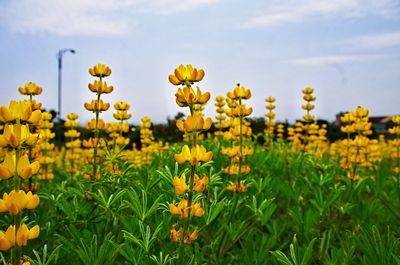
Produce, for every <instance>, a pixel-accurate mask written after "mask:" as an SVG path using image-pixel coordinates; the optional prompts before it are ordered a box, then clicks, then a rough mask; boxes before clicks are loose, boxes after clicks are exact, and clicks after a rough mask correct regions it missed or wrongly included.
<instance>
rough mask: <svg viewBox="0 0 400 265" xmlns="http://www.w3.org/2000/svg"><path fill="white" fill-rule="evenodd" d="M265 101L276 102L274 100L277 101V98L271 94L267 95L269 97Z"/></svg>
mask: <svg viewBox="0 0 400 265" xmlns="http://www.w3.org/2000/svg"><path fill="white" fill-rule="evenodd" d="M265 101H266V102H268V103H274V102H275V98H274V97H271V96H269V97H267V98H266V99H265Z"/></svg>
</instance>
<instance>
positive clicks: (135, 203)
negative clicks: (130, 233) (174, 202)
mask: <svg viewBox="0 0 400 265" xmlns="http://www.w3.org/2000/svg"><path fill="white" fill-rule="evenodd" d="M127 194H128V200H124V204H126V205H127V206H128V207H129V208H130V209H131V210H132V211H133V212H134V213H135V215H136V216H137V218H139V220H141V221H142V222H144V220H145V219H146V218H147V217H148V216H150V215H152V214H153V213H154V212H156V211H157V208H158V206H159V201H160V200H161V199H162V197H163V196H162V195H161V196H160V197H158V198H157V199H156V200H155V201H154V202H153V204H151V205H150V207H149V206H148V202H147V193H146V191H145V190H142V198H141V199H140V198H139V196H138V194H137V193H136V191H135V189H134V188H132V187H131V188H129V190H128V191H127Z"/></svg>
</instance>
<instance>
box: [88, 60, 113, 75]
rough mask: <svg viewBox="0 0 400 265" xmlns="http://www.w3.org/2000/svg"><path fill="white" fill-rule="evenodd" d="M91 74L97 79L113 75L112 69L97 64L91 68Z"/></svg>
mask: <svg viewBox="0 0 400 265" xmlns="http://www.w3.org/2000/svg"><path fill="white" fill-rule="evenodd" d="M89 74H91V75H92V76H95V77H100V78H102V77H107V76H109V75H111V68H110V67H108V66H107V65H105V64H100V63H99V64H97V65H95V66H93V67H92V68H89Z"/></svg>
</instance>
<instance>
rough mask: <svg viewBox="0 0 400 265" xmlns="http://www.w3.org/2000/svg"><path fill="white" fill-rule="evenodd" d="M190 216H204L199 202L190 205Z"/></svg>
mask: <svg viewBox="0 0 400 265" xmlns="http://www.w3.org/2000/svg"><path fill="white" fill-rule="evenodd" d="M191 208H192V214H193V215H194V216H196V217H201V216H203V214H204V209H203V208H201V203H200V201H197V202H196V203H195V204H192V207H191Z"/></svg>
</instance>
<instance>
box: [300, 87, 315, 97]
mask: <svg viewBox="0 0 400 265" xmlns="http://www.w3.org/2000/svg"><path fill="white" fill-rule="evenodd" d="M302 92H303V94H306V95H310V94H312V93H314V89H313V88H311V87H306V88H304V89H303V91H302Z"/></svg>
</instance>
